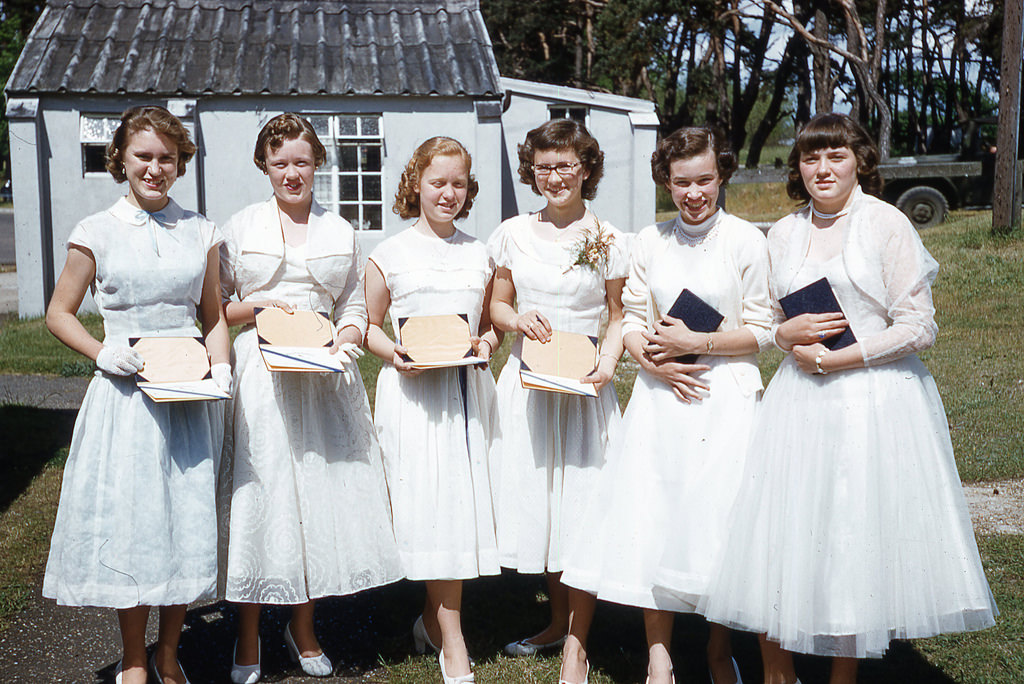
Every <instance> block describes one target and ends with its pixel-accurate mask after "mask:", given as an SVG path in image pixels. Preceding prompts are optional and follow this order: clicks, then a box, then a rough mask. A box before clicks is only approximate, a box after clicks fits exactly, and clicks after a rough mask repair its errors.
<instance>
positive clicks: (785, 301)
mask: <svg viewBox="0 0 1024 684" xmlns="http://www.w3.org/2000/svg"><path fill="white" fill-rule="evenodd" d="M779 305H780V306H781V307H782V310H783V312H785V314H786V318H787V319H788V318H793V316H799V315H800V314H805V313H835V312H839V313H843V310H842V309H841V308H840V306H839V300H838V299H836V295H835V293H834V292H833V291H832V286H831V285H829V282H828V278H822V279H821V280H815V281H814V282H813V283H811V284H810V285H807V286H806V287H801V288H800V289H799V290H796V291H795V292H790V293H789V294H788V295H786V296H785V297H783V298H782V299H780V300H779ZM843 316H844V317H845V316H846V314H843ZM856 341H857V338H856V337H855V336H854V334H853V330H851V329H850V328H849V327H847V328H846V329H845V330H843V332H841V333H838V334H836V335H833V336H832V337H829V338H827V339H825V340H822V344H824V345H825V346H826V347H828V348H829V349H833V350H835V349H842V348H843V347H849V346H850V345H851V344H854V343H855V342H856Z"/></svg>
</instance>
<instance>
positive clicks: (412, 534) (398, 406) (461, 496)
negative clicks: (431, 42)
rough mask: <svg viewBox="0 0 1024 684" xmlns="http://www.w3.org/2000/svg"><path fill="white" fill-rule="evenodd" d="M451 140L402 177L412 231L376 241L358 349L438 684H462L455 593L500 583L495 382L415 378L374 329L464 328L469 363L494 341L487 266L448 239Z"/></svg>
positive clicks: (402, 205)
mask: <svg viewBox="0 0 1024 684" xmlns="http://www.w3.org/2000/svg"><path fill="white" fill-rule="evenodd" d="M471 164H472V161H471V159H470V156H469V153H468V152H467V151H466V149H465V148H464V147H463V146H462V145H461V144H460V143H459V142H457V141H456V140H453V139H451V138H445V137H436V138H431V139H429V140H427V141H426V142H424V143H423V144H422V145H420V146H419V147H418V148H417V149H416V152H415V153H414V154H413V156H412V158H411V159H410V160H409V163H408V164H407V165H406V167H405V171H404V172H403V173H402V179H401V182H400V183H399V186H398V192H397V193H396V194H395V205H394V211H395V213H397V214H398V215H399V216H401V217H402V218H416V222H415V223H413V224H412V225H411V226H410V227H409V228H406V229H405V230H404V231H402V232H401V233H399V234H398V235H395V236H392V237H390V238H388V239H386V240H384V241H383V242H382V243H380V245H378V246H377V248H376V249H374V250H373V252H372V253H371V254H370V260H369V262H368V263H367V266H366V307H367V311H368V313H369V320H370V327H369V331H368V332H367V336H366V344H367V347H368V348H369V349H370V351H371V352H373V353H374V354H376V355H377V356H379V357H380V358H381V359H383V360H384V361H385V365H384V367H383V368H382V369H381V371H380V375H379V376H378V379H377V398H376V408H375V415H374V422H375V424H376V426H377V434H378V435H379V437H380V444H381V450H382V451H383V454H384V467H385V471H386V473H387V481H388V487H389V489H390V492H391V507H392V512H393V515H394V525H395V537H396V538H397V540H398V549H399V553H400V554H401V558H402V568H403V571H404V573H405V575H406V576H407V577H408V578H409V579H413V580H425V581H426V584H427V600H426V606H425V608H424V610H423V614H422V616H421V617H420V618H417V620H416V624H415V625H414V626H413V636H414V638H415V641H416V645H417V649H418V650H419V651H420V652H421V653H422V652H423V651H424V650H425V648H426V646H427V645H429V646H431V647H432V648H434V649H435V650H437V651H438V652H439V653H438V661H439V663H440V665H441V674H442V677H443V678H444V681H445V682H446V684H464V683H466V682H472V681H474V679H473V673H472V671H471V669H470V660H469V655H468V653H467V651H466V644H465V640H464V638H463V635H462V626H461V617H460V616H461V604H462V581H463V580H466V579H471V578H474V577H478V576H480V575H496V574H498V572H499V571H500V568H499V566H498V554H497V548H496V543H495V538H494V512H493V505H492V502H491V487H490V474H489V459H490V450H491V444H492V439H493V436H494V433H495V432H496V431H497V424H496V422H497V419H496V416H495V406H494V376H492V375H491V372H490V370H489V369H487V368H486V367H485V366H484V367H478V366H472V367H467V366H460V367H456V368H437V369H430V370H421V369H416V368H413V367H411V365H410V363H409V362H407V361H406V360H405V359H404V358H403V355H404V354H405V353H406V350H405V348H404V347H403V346H402V345H401V344H399V343H397V342H395V341H394V340H392V339H391V338H390V337H388V335H387V333H385V331H384V329H383V325H384V318H385V316H387V315H388V314H389V313H390V320H391V324H392V327H393V329H394V330H398V321H399V319H400V318H404V317H408V316H431V315H439V314H463V315H465V316H467V317H468V320H469V327H470V331H471V335H472V337H471V340H472V346H473V349H474V351H475V353H476V355H477V356H479V357H480V358H482V359H485V360H487V359H489V358H490V356H491V352H492V351H493V350H494V349H496V348H497V347H498V345H499V344H500V342H501V339H500V337H499V335H498V333H497V332H496V331H495V330H493V329H492V327H491V322H490V316H489V314H488V304H489V301H490V297H491V281H492V276H493V270H494V269H493V264H492V262H491V260H490V259H489V257H488V256H487V249H486V247H485V245H484V244H483V243H482V242H480V241H479V240H476V239H475V238H473V237H471V236H469V235H467V234H466V233H463V232H462V231H460V230H458V229H457V228H456V227H455V221H456V220H458V219H461V218H464V217H465V216H467V215H468V214H469V209H470V207H471V206H472V204H473V198H474V197H475V196H476V193H477V183H476V180H475V179H474V178H473V176H472V174H471V168H472V167H471Z"/></svg>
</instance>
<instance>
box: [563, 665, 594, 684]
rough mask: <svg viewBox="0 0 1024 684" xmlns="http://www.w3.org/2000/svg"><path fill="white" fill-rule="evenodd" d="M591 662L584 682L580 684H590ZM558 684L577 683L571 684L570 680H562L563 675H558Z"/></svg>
mask: <svg viewBox="0 0 1024 684" xmlns="http://www.w3.org/2000/svg"><path fill="white" fill-rule="evenodd" d="M589 680H590V661H589V660H588V661H587V673H586V674H585V675H583V681H582V682H580V683H579V684H590V681H589ZM558 684H576V682H570V681H569V680H568V679H562V673H561V672H559V673H558Z"/></svg>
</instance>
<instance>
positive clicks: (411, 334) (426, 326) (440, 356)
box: [398, 314, 485, 368]
mask: <svg viewBox="0 0 1024 684" xmlns="http://www.w3.org/2000/svg"><path fill="white" fill-rule="evenodd" d="M469 338H470V332H469V316H467V315H466V314H442V315H440V316H407V317H404V318H399V319H398V342H399V344H401V345H402V346H403V347H405V359H406V361H410V362H411V363H412V366H413V368H445V367H448V366H469V365H472V364H474V363H485V360H484V359H481V358H480V357H478V356H476V355H475V354H474V353H473V343H472V342H470V340H469Z"/></svg>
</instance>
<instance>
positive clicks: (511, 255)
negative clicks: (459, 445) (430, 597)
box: [488, 119, 628, 684]
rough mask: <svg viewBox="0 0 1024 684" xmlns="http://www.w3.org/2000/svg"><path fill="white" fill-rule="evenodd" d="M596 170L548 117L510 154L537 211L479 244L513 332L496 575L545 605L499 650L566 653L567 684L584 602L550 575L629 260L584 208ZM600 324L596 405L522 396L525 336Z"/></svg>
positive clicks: (588, 138)
mask: <svg viewBox="0 0 1024 684" xmlns="http://www.w3.org/2000/svg"><path fill="white" fill-rule="evenodd" d="M603 171H604V154H603V153H602V152H601V148H600V147H599V146H598V143H597V140H595V139H594V137H593V136H592V135H591V134H590V133H589V132H588V131H587V129H586V128H585V127H584V126H583V125H582V124H580V123H578V122H576V121H571V120H568V119H555V120H552V121H548V122H547V123H545V124H543V125H541V126H538V127H537V128H535V129H533V130H531V131H530V132H529V133H527V134H526V140H525V141H524V142H523V144H522V145H520V146H519V179H520V180H521V181H522V182H523V183H525V184H527V185H529V186H530V188H531V189H532V190H533V192H534V194H536V195H539V196H540V197H543V198H544V200H545V201H546V203H545V205H544V207H543V208H541V209H540V211H537V212H534V213H529V214H521V215H519V216H516V217H513V218H511V219H509V220H507V221H505V222H504V223H502V224H501V225H500V226H499V227H498V230H497V231H495V233H494V235H493V236H492V237H491V240H490V242H489V243H488V246H489V248H490V251H491V255H492V257H493V258H494V261H495V264H496V265H497V272H496V273H495V277H494V296H493V298H492V300H491V320H493V321H494V324H495V326H497V327H498V328H500V329H501V330H504V331H506V332H516V333H519V334H520V337H519V339H517V340H516V344H515V345H514V347H513V350H512V355H511V356H510V357H509V360H508V363H506V364H505V367H504V368H503V369H502V371H501V377H500V378H499V379H498V407H499V410H498V415H499V418H500V421H501V435H502V438H501V443H500V451H499V453H498V454H497V455H496V461H497V468H496V470H497V472H498V473H500V476H499V479H498V482H499V483H500V484H499V486H498V488H497V494H496V513H497V525H498V552H499V555H500V560H501V564H502V565H503V566H505V567H509V568H515V569H516V570H518V571H519V572H523V573H542V572H543V573H546V575H547V584H548V590H549V595H550V604H551V621H550V623H549V625H548V626H547V627H546V628H545V629H544V630H542V631H541V632H539V633H538V634H535V635H533V636H531V637H528V638H525V639H521V640H519V641H514V642H512V643H510V644H508V645H506V646H505V652H506V653H507V654H508V655H532V654H533V653H536V652H538V651H541V650H545V649H554V648H558V647H560V646H563V644H564V651H563V654H564V655H563V663H562V672H561V674H560V675H559V680H560V681H563V682H568V683H569V684H579V683H580V682H586V681H587V672H588V666H587V662H586V637H587V632H588V631H589V625H590V618H591V616H592V614H593V609H594V597H593V596H591V595H590V594H588V593H586V592H582V591H578V590H570V589H569V588H568V587H566V586H565V585H564V584H562V583H561V582H560V580H559V578H560V575H561V572H562V569H563V567H564V563H565V551H566V549H567V548H568V547H569V546H570V544H571V541H572V539H573V537H574V535H576V534H577V533H578V530H579V528H580V523H581V522H582V516H583V508H584V505H585V503H586V501H587V500H588V498H589V494H590V493H591V492H592V491H593V488H594V484H595V482H596V479H595V478H596V477H597V475H598V474H599V473H600V471H601V466H602V465H603V464H604V452H605V447H606V445H607V442H608V434H609V429H610V427H611V426H612V425H614V423H615V422H616V421H617V420H618V418H619V404H618V398H617V396H616V393H615V387H614V386H613V385H612V384H611V379H612V376H613V375H614V373H615V366H616V364H617V363H618V361H619V357H620V356H621V355H622V286H623V283H624V282H625V277H626V271H627V268H628V260H627V252H626V244H625V238H624V236H623V235H622V234H621V233H620V232H619V231H618V230H616V229H615V228H614V227H612V226H611V225H610V224H608V223H605V222H602V221H599V220H598V217H597V216H596V215H594V213H593V212H592V211H591V210H590V209H589V208H588V207H587V204H586V200H590V199H593V198H594V196H595V195H596V193H597V184H598V182H599V181H600V180H601V175H602V173H603ZM603 316H607V321H608V326H607V329H606V331H605V337H604V340H603V341H602V343H601V347H600V352H599V354H598V356H597V361H596V363H595V366H594V368H593V370H592V371H591V372H590V373H589V374H588V375H587V376H585V377H583V378H579V380H580V381H582V382H584V383H590V384H593V385H594V387H595V388H596V391H597V396H596V397H586V396H580V395H571V394H563V393H557V392H546V391H540V390H532V389H527V388H525V387H523V385H522V383H521V382H520V379H519V369H520V367H521V362H520V357H521V355H522V346H523V341H522V340H523V337H526V338H529V339H531V340H539V341H540V342H542V343H546V342H547V341H548V340H549V339H550V337H551V334H552V332H553V331H556V330H557V331H563V332H569V333H576V334H581V335H588V336H591V337H593V338H595V339H596V338H597V337H598V335H599V334H600V331H601V320H602V317H603ZM567 634H568V637H567V636H566V635H567Z"/></svg>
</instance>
